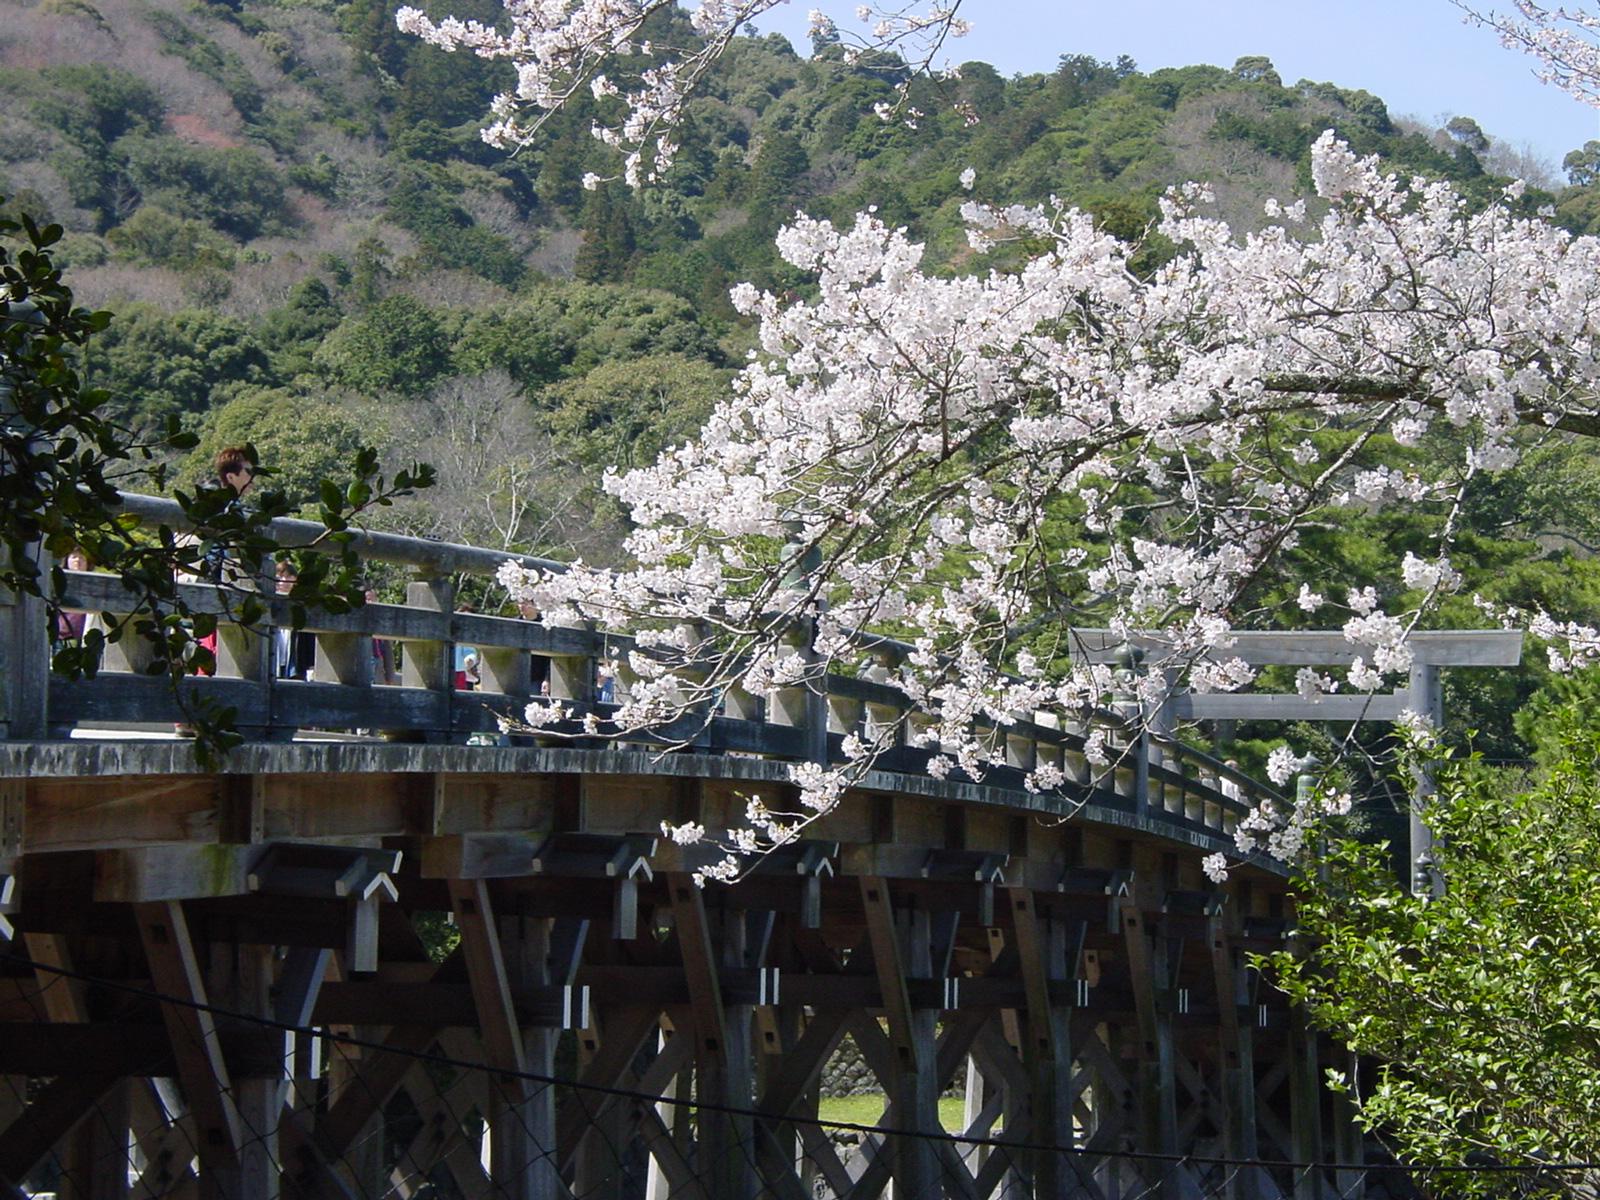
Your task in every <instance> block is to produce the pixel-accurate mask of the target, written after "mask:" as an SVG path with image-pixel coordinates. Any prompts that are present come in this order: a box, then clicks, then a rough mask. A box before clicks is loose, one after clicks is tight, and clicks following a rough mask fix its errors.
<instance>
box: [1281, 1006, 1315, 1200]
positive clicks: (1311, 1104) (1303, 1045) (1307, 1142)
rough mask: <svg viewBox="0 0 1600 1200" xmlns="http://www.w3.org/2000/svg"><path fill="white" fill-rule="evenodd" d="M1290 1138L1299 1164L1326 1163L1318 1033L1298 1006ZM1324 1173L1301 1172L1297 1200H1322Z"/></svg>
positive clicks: (1293, 1018)
mask: <svg viewBox="0 0 1600 1200" xmlns="http://www.w3.org/2000/svg"><path fill="white" fill-rule="evenodd" d="M1288 1054H1289V1138H1290V1141H1291V1142H1292V1146H1291V1149H1292V1150H1293V1152H1294V1158H1295V1161H1296V1162H1302V1163H1311V1162H1320V1161H1322V1078H1321V1072H1320V1071H1319V1069H1318V1063H1317V1031H1316V1029H1314V1028H1313V1027H1312V1026H1311V1023H1310V1022H1309V1021H1308V1020H1307V1019H1306V1015H1305V1010H1304V1009H1302V1008H1300V1007H1299V1006H1298V1005H1297V1006H1295V1007H1294V1008H1292V1009H1290V1010H1289V1038H1288ZM1323 1190H1324V1189H1323V1187H1322V1179H1321V1172H1319V1171H1311V1170H1304V1169H1301V1170H1297V1171H1296V1172H1295V1177H1294V1197H1295V1200H1322V1195H1323Z"/></svg>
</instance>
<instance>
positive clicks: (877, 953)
mask: <svg viewBox="0 0 1600 1200" xmlns="http://www.w3.org/2000/svg"><path fill="white" fill-rule="evenodd" d="M859 887H860V892H861V907H862V911H863V913H864V915H865V917H866V925H867V936H868V938H869V939H870V941H871V944H872V962H873V966H874V969H875V970H876V971H877V975H878V986H879V989H880V990H881V992H882V994H883V1012H884V1016H885V1017H886V1018H887V1019H888V1022H889V1040H890V1043H891V1045H892V1047H893V1050H894V1053H893V1059H892V1061H893V1067H892V1069H891V1072H890V1077H889V1079H886V1080H885V1081H884V1082H885V1083H886V1084H887V1085H888V1087H889V1093H890V1096H891V1097H892V1098H893V1100H894V1102H895V1105H896V1107H898V1108H899V1109H900V1110H901V1117H902V1119H904V1120H907V1121H909V1122H911V1123H912V1124H913V1126H914V1127H915V1126H916V1123H917V1121H918V1116H919V1112H920V1110H921V1109H922V1108H925V1107H926V1105H925V1104H922V1103H920V1102H919V1096H920V1095H922V1094H925V1093H926V1090H927V1086H928V1082H929V1081H928V1080H927V1076H929V1075H931V1074H932V1069H933V1064H932V1063H931V1062H929V1061H927V1060H928V1055H929V1052H930V1051H931V1049H932V1047H931V1046H929V1045H928V1044H927V1043H926V1042H924V1041H922V1039H921V1037H920V1034H921V1032H922V1031H921V1027H920V1025H919V1023H918V1022H916V1021H915V1020H914V1019H913V1017H912V1010H911V999H910V996H909V995H908V993H907V990H906V967H905V960H904V957H903V955H902V953H901V947H900V938H899V935H898V932H897V930H896V929H895V920H894V908H893V906H892V904H891V902H890V899H889V882H888V880H886V879H883V878H881V877H877V876H871V875H863V876H861V877H860V879H859ZM924 932H926V931H924ZM922 941H923V949H922V957H923V958H924V959H926V957H927V955H928V947H927V942H926V938H925V937H924V938H923V939H922ZM922 1024H926V1022H923V1023H922ZM937 1095H938V1093H937V1091H935V1093H934V1096H935V1107H934V1121H935V1123H937V1120H938V1108H937ZM923 1115H925V1114H923ZM895 1143H896V1144H895V1145H894V1146H893V1147H892V1148H891V1150H892V1153H893V1155H894V1163H895V1171H894V1176H895V1183H896V1186H897V1187H898V1188H899V1189H901V1191H902V1192H903V1194H905V1195H907V1196H932V1195H934V1194H935V1193H936V1192H937V1191H938V1188H939V1171H938V1160H937V1157H936V1155H935V1153H934V1150H933V1147H932V1145H931V1144H930V1143H929V1142H927V1141H926V1140H924V1139H922V1138H897V1139H895Z"/></svg>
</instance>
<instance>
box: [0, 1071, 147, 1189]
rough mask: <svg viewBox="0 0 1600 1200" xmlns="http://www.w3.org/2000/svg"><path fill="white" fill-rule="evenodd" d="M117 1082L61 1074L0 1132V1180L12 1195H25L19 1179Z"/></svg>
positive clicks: (101, 1078) (113, 1077) (109, 1077)
mask: <svg viewBox="0 0 1600 1200" xmlns="http://www.w3.org/2000/svg"><path fill="white" fill-rule="evenodd" d="M119 1082H120V1080H119V1079H118V1078H117V1077H115V1076H110V1075H63V1076H61V1077H60V1078H58V1079H54V1080H52V1081H51V1082H50V1083H48V1084H46V1085H45V1087H44V1088H43V1090H41V1091H40V1092H39V1094H38V1095H36V1096H35V1097H34V1098H33V1100H32V1102H30V1103H29V1105H28V1107H27V1108H25V1109H23V1110H22V1112H21V1113H19V1114H18V1115H17V1116H16V1118H15V1119H14V1120H12V1122H11V1124H10V1125H8V1126H6V1128H5V1130H4V1131H3V1132H0V1182H3V1183H4V1184H5V1185H6V1187H7V1189H8V1190H9V1191H10V1192H11V1194H12V1195H13V1196H15V1197H18V1198H20V1197H22V1196H24V1195H25V1194H26V1193H24V1192H23V1190H22V1182H23V1180H25V1179H26V1178H27V1177H28V1175H30V1174H31V1173H32V1172H33V1169H34V1168H35V1167H37V1166H38V1165H39V1163H40V1162H41V1161H43V1159H44V1156H45V1155H47V1154H49V1153H50V1151H51V1150H52V1149H53V1148H54V1147H55V1145H56V1143H57V1142H59V1141H60V1140H61V1139H62V1138H64V1137H66V1136H67V1134H69V1133H70V1132H72V1129H73V1127H74V1126H76V1125H77V1124H78V1122H79V1121H81V1120H83V1119H84V1117H86V1116H88V1115H89V1113H90V1112H92V1111H93V1109H94V1106H95V1105H96V1104H98V1103H99V1102H100V1100H101V1098H102V1097H103V1096H105V1094H106V1093H107V1092H108V1091H110V1090H111V1089H112V1088H113V1087H115V1086H117V1084H118V1083H119Z"/></svg>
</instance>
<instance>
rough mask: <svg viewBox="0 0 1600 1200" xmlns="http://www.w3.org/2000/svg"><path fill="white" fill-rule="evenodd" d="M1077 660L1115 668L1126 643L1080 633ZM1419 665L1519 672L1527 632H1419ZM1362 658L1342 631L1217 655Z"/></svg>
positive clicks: (1160, 649) (1144, 640)
mask: <svg viewBox="0 0 1600 1200" xmlns="http://www.w3.org/2000/svg"><path fill="white" fill-rule="evenodd" d="M1071 638H1072V640H1073V642H1074V652H1073V656H1074V657H1075V658H1079V657H1081V658H1086V659H1087V660H1088V661H1090V662H1112V661H1115V659H1116V657H1117V656H1118V655H1119V654H1121V653H1123V648H1124V644H1125V639H1124V638H1123V637H1121V636H1120V635H1117V634H1112V633H1110V632H1109V631H1108V630H1104V629H1074V630H1073V631H1072V633H1071ZM1132 640H1133V643H1134V645H1136V646H1138V647H1139V648H1141V649H1143V650H1144V651H1145V653H1146V655H1147V656H1148V657H1152V658H1155V657H1159V656H1162V655H1164V654H1167V653H1170V649H1169V647H1167V646H1166V645H1165V644H1164V643H1163V642H1162V641H1161V640H1160V639H1158V638H1155V637H1152V636H1148V635H1135V636H1134V638H1133V639H1132ZM1406 645H1408V646H1409V647H1411V651H1412V653H1413V654H1414V655H1415V656H1416V661H1417V662H1420V663H1428V664H1431V665H1433V666H1440V667H1514V666H1516V665H1517V664H1518V663H1519V662H1521V661H1522V632H1521V630H1516V629H1440V630H1417V631H1415V632H1413V633H1412V634H1411V635H1410V636H1409V637H1407V638H1406ZM1357 655H1361V656H1363V657H1366V658H1371V656H1372V649H1371V647H1370V646H1358V645H1356V644H1355V643H1353V642H1351V641H1349V640H1348V639H1346V638H1345V636H1344V634H1343V632H1341V631H1338V630H1236V631H1234V632H1233V633H1232V634H1230V635H1229V644H1228V645H1225V646H1219V647H1217V649H1216V650H1214V651H1212V653H1211V657H1214V658H1218V659H1229V658H1242V659H1244V661H1245V662H1247V663H1249V664H1250V665H1251V666H1257V667H1259V666H1268V665H1273V664H1277V665H1280V666H1290V667H1295V666H1299V667H1319V666H1329V667H1331V666H1348V665H1349V664H1350V662H1351V661H1352V660H1354V659H1355V657H1356V656H1357Z"/></svg>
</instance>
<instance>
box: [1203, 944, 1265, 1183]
mask: <svg viewBox="0 0 1600 1200" xmlns="http://www.w3.org/2000/svg"><path fill="white" fill-rule="evenodd" d="M1207 937H1208V940H1209V944H1210V948H1211V970H1212V975H1213V979H1214V983H1215V988H1216V997H1217V1022H1218V1034H1219V1047H1218V1048H1219V1049H1220V1051H1221V1063H1222V1091H1223V1114H1224V1127H1223V1130H1222V1135H1223V1148H1224V1151H1225V1152H1226V1156H1227V1157H1229V1158H1234V1159H1241V1160H1249V1159H1254V1158H1258V1157H1259V1156H1260V1146H1259V1141H1258V1138H1257V1135H1256V1090H1255V1082H1256V1079H1255V1076H1256V1069H1255V1055H1254V1045H1253V1043H1254V1034H1255V1027H1254V1019H1255V1014H1254V1013H1253V1012H1251V1011H1250V1007H1249V1004H1250V991H1249V974H1248V969H1247V968H1246V966H1245V965H1244V963H1243V962H1242V961H1241V959H1240V955H1239V951H1238V949H1237V948H1236V947H1235V946H1234V944H1233V939H1232V937H1231V936H1230V934H1229V929H1228V919H1227V918H1225V917H1224V916H1221V915H1218V916H1213V917H1211V918H1210V920H1209V921H1208V922H1207ZM1259 1175H1260V1168H1259V1167H1241V1168H1239V1169H1238V1170H1236V1171H1233V1172H1231V1173H1230V1174H1229V1175H1228V1181H1227V1185H1226V1191H1227V1200H1259V1198H1260V1196H1261V1195H1262V1190H1261V1187H1260V1179H1259Z"/></svg>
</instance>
